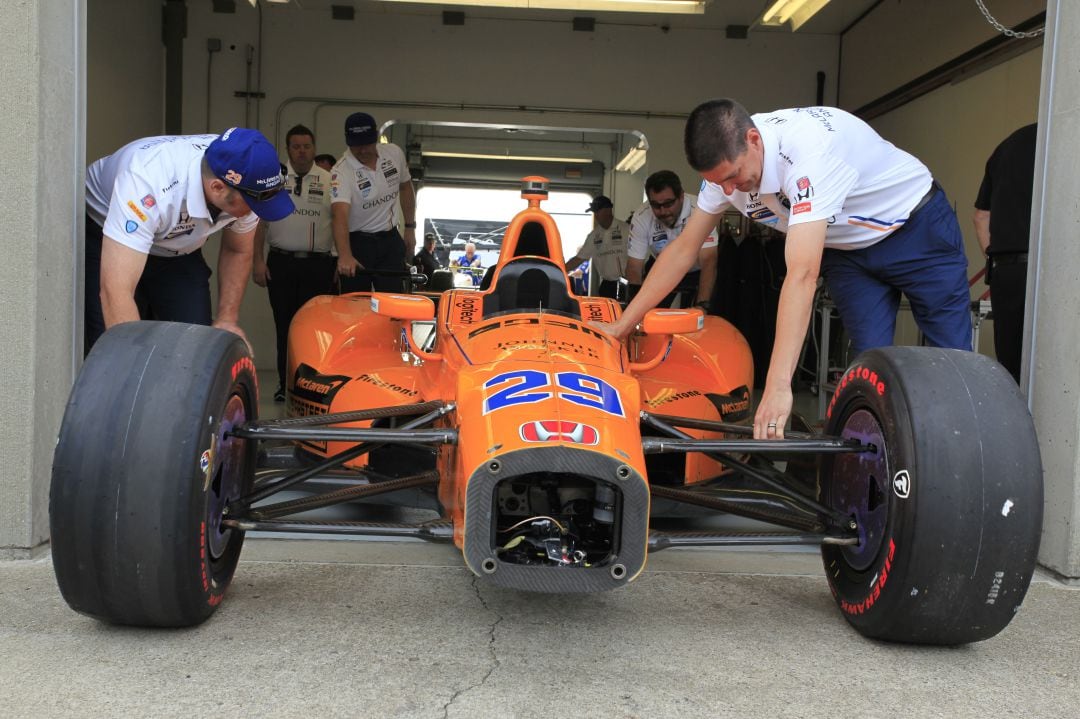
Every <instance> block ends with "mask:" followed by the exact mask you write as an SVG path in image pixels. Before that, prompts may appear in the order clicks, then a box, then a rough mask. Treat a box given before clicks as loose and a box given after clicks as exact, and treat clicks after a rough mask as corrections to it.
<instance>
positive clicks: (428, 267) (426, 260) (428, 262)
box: [412, 232, 442, 280]
mask: <svg viewBox="0 0 1080 719" xmlns="http://www.w3.org/2000/svg"><path fill="white" fill-rule="evenodd" d="M412 263H413V266H414V267H415V268H416V271H417V272H421V273H423V274H425V275H427V276H428V279H429V280H430V279H431V276H432V274H434V272H435V270H439V269H442V263H441V262H439V259H438V258H437V257H435V233H434V232H428V233H427V234H426V235H424V246H423V247H422V248H421V249H420V251H419V252H417V253H416V256H415V257H413V261H412Z"/></svg>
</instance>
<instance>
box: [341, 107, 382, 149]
mask: <svg viewBox="0 0 1080 719" xmlns="http://www.w3.org/2000/svg"><path fill="white" fill-rule="evenodd" d="M378 141H379V128H377V127H375V118H374V117H372V116H371V115H369V114H367V113H366V112H354V113H353V114H351V115H349V116H348V117H347V118H345V144H346V145H348V146H349V147H356V146H357V145H374V144H375V143H376V142H378Z"/></svg>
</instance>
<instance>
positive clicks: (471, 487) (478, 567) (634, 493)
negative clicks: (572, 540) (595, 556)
mask: <svg viewBox="0 0 1080 719" xmlns="http://www.w3.org/2000/svg"><path fill="white" fill-rule="evenodd" d="M536 473H555V474H568V475H574V476H576V477H580V478H589V479H592V480H594V481H597V482H603V483H605V484H607V485H609V486H611V487H613V488H615V489H616V490H617V491H618V494H619V496H620V497H621V501H620V505H619V513H620V514H619V516H618V517H616V521H615V526H616V528H617V532H618V534H617V537H616V543H615V546H616V547H617V549H616V551H615V553H614V555H613V556H612V557H610V558H609V559H608V560H607V561H604V562H602V563H601V564H598V565H594V566H592V567H576V566H574V567H569V566H536V565H524V564H511V563H509V562H503V561H502V560H500V559H499V557H498V555H497V553H496V551H495V527H494V526H492V522H493V521H494V517H495V498H494V493H495V488H496V486H497V485H498V484H499V483H500V482H502V481H504V480H506V479H511V478H513V477H515V476H521V475H528V474H536ZM648 541H649V487H648V484H647V483H646V482H645V478H644V477H643V476H642V475H641V474H640V473H638V472H636V471H635V470H634V469H633V467H631V466H630V465H628V464H626V463H625V462H623V461H622V460H620V459H618V458H616V457H609V456H605V455H603V454H600V453H599V452H592V451H588V450H582V449H575V448H571V447H562V446H556V447H537V448H529V449H521V450H517V451H515V452H509V453H507V454H503V455H498V456H495V457H492V458H491V459H490V460H488V462H486V463H485V464H484V465H482V466H481V467H480V468H478V469H477V470H476V471H475V472H473V474H472V476H471V477H470V478H469V484H468V489H467V490H466V495H465V548H464V550H465V551H464V553H465V562H466V564H468V565H469V568H470V569H471V570H472V571H473V572H475V573H476V574H477V575H479V576H481V577H484V578H485V579H486V580H488V581H490V582H492V583H494V584H496V585H498V586H501V587H507V588H509V589H520V590H525V591H530V592H559V593H565V592H601V591H607V590H609V589H615V588H617V587H621V586H623V585H625V584H626V583H627V582H629V581H631V580H632V579H634V577H636V576H637V575H638V573H640V572H641V570H642V569H643V568H644V566H645V555H646V551H647V546H648Z"/></svg>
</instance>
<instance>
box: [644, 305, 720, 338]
mask: <svg viewBox="0 0 1080 719" xmlns="http://www.w3.org/2000/svg"><path fill="white" fill-rule="evenodd" d="M704 327H705V313H704V312H702V311H701V310H700V309H697V308H693V309H685V310H668V309H663V308H657V309H654V310H649V311H648V312H646V313H645V317H644V318H643V319H642V320H641V331H642V332H644V333H645V334H647V335H685V334H690V333H691V332H700V331H701V330H702V329H703V328H704Z"/></svg>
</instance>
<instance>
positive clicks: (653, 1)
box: [252, 0, 828, 15]
mask: <svg viewBox="0 0 1080 719" xmlns="http://www.w3.org/2000/svg"><path fill="white" fill-rule="evenodd" d="M252 1H253V2H254V0H252ZM384 2H411V3H423V4H426V5H431V4H438V5H471V6H474V7H512V8H521V9H524V10H528V9H531V10H595V11H600V12H604V11H606V12H647V13H654V14H661V15H676V14H678V15H701V14H702V13H704V12H705V2H706V0H384ZM826 2H828V0H826Z"/></svg>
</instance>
